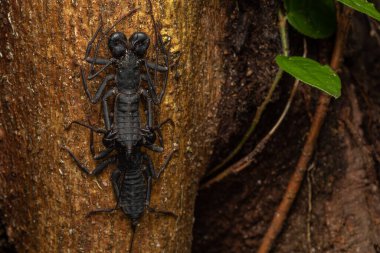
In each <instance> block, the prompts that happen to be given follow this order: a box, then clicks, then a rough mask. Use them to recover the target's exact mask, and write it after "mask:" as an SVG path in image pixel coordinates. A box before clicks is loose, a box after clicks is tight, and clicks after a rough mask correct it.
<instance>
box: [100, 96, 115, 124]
mask: <svg viewBox="0 0 380 253" xmlns="http://www.w3.org/2000/svg"><path fill="white" fill-rule="evenodd" d="M115 92H116V90H115V89H112V90H109V91H108V92H107V93H106V94H105V95H104V97H103V98H102V105H103V117H104V124H105V126H106V130H107V131H110V130H111V122H110V117H109V112H108V105H107V99H108V98H109V97H110V96H112V95H113V94H115Z"/></svg>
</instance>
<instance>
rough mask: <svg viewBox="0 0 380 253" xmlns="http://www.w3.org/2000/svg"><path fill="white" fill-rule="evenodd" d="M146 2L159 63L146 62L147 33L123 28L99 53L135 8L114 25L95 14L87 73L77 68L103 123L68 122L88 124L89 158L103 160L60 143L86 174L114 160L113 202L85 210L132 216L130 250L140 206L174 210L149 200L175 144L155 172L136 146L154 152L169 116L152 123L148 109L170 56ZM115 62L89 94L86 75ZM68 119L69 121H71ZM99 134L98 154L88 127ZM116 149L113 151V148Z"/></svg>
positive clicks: (157, 101)
mask: <svg viewBox="0 0 380 253" xmlns="http://www.w3.org/2000/svg"><path fill="white" fill-rule="evenodd" d="M149 4H150V15H151V18H152V21H153V24H154V30H155V35H156V43H157V44H156V45H155V48H156V52H158V51H160V52H161V53H162V54H163V59H164V63H165V64H164V66H161V65H159V64H158V57H156V62H155V63H153V62H149V61H148V60H147V59H145V55H146V52H147V49H148V47H149V44H150V38H149V36H148V35H147V34H146V33H143V32H135V33H133V34H132V35H131V36H130V38H129V39H127V37H126V36H125V35H124V33H122V32H114V33H112V34H111V35H110V36H109V39H108V48H109V50H110V52H111V54H112V58H110V59H104V58H98V57H97V54H98V50H99V45H100V42H101V40H102V38H104V37H105V36H106V35H108V34H109V32H110V31H111V29H112V28H113V27H115V26H116V25H117V24H118V23H119V22H121V20H123V19H125V18H126V17H128V16H131V15H132V14H134V13H135V12H136V11H137V9H134V10H132V11H130V12H129V13H128V14H127V15H125V16H123V17H122V18H121V19H119V20H118V21H117V22H116V23H115V24H114V25H113V26H111V27H110V28H109V29H107V31H106V32H102V27H103V24H102V20H100V24H99V27H98V28H97V30H96V32H95V34H94V36H93V37H92V38H91V40H90V41H89V43H88V46H87V49H86V54H85V60H86V61H87V62H88V63H90V64H91V70H90V75H89V76H87V77H85V72H84V70H83V69H82V68H81V77H82V83H83V87H84V90H85V92H86V94H87V96H88V98H89V99H90V101H91V102H92V103H97V102H98V101H99V100H100V99H101V100H102V105H103V117H104V124H105V129H103V128H97V127H94V126H92V125H90V124H86V123H85V122H82V121H73V122H72V123H71V124H73V123H75V124H79V125H82V126H84V127H87V128H89V129H91V137H90V151H91V154H92V156H93V159H94V160H102V161H101V162H100V163H99V164H98V165H97V166H96V168H95V169H94V170H92V171H91V170H90V169H88V168H87V167H86V166H85V165H83V164H82V163H81V162H80V161H79V160H78V159H77V158H76V157H75V155H74V154H73V152H72V151H71V150H70V149H68V148H67V147H64V149H66V150H67V151H68V153H69V154H70V156H71V157H72V158H73V160H74V161H75V163H76V164H77V165H78V167H79V168H80V169H81V170H82V171H83V172H85V173H86V174H88V175H98V174H99V173H101V172H102V171H103V170H104V169H105V168H107V166H108V165H110V164H112V163H116V164H117V166H116V167H117V168H116V170H115V171H113V173H112V176H111V181H112V185H113V188H114V192H115V195H116V199H117V203H116V206H115V207H114V208H108V209H98V210H95V211H92V212H90V213H89V215H92V214H95V213H99V212H112V211H115V210H117V209H119V208H121V209H122V211H123V212H124V213H125V214H126V215H127V216H128V217H129V218H130V219H131V224H132V230H133V232H132V233H133V234H132V240H131V244H130V252H131V250H132V245H133V241H134V234H135V229H136V225H137V224H138V221H139V218H140V217H141V216H142V214H143V213H144V210H145V209H147V210H148V211H153V212H156V213H161V214H166V215H171V216H175V215H174V214H173V213H172V212H168V211H161V210H156V209H154V208H152V207H150V206H149V203H150V196H151V185H152V179H153V178H154V179H158V178H159V176H160V174H161V173H162V172H163V171H164V170H165V168H166V167H167V165H168V163H169V161H170V160H171V158H172V156H173V154H174V153H175V152H176V151H177V149H176V148H175V149H173V150H172V151H171V152H170V154H169V155H168V157H167V158H166V159H165V161H164V163H163V165H162V166H161V168H160V169H159V170H158V173H156V170H155V169H154V166H153V163H152V160H151V158H150V157H149V156H148V155H147V154H146V153H144V152H143V151H142V150H141V147H146V148H148V149H150V150H153V151H155V152H162V151H163V138H162V134H161V130H160V129H161V126H162V125H164V124H166V123H173V122H172V120H171V119H167V120H165V121H164V122H163V123H161V124H159V125H157V126H153V109H152V104H155V105H159V104H160V103H161V102H162V99H163V96H164V94H165V90H166V84H167V79H168V69H169V59H168V58H169V57H168V53H167V50H166V48H165V44H164V43H163V40H162V36H161V34H160V33H159V32H158V28H157V25H156V23H155V21H154V17H153V14H152V5H151V3H150V1H149ZM99 33H101V34H102V36H101V37H100V39H98V43H97V45H96V49H95V56H94V57H93V58H91V57H89V55H90V53H91V49H92V46H93V43H94V41H95V39H96V37H97V36H98V34H99ZM94 65H103V67H102V68H101V69H100V70H98V71H97V72H95V68H94ZM111 65H113V66H115V69H116V71H115V72H116V73H115V74H108V75H106V77H105V78H104V79H103V81H102V83H101V85H100V86H99V88H98V89H97V91H96V93H95V95H94V96H93V97H92V96H91V94H90V92H89V89H88V86H87V81H86V79H87V80H91V79H93V78H95V77H97V76H99V74H100V73H102V72H103V71H104V70H106V69H107V68H108V67H109V66H111ZM151 71H154V78H152V76H151V73H150V72H151ZM157 72H160V73H162V74H163V78H162V80H163V85H162V88H161V92H160V94H159V95H157V90H156V85H157ZM112 80H113V81H114V83H115V84H116V85H115V87H113V88H112V89H110V90H108V91H107V92H106V93H105V94H104V95H103V92H104V90H105V88H106V86H107V83H108V82H110V81H112ZM141 81H145V82H146V83H147V86H148V88H147V89H144V88H142V87H141V85H140V83H141ZM112 95H114V96H115V102H114V113H113V120H112V123H111V120H110V113H109V110H108V104H107V99H108V98H109V97H110V96H112ZM142 98H144V100H145V101H146V103H145V107H146V108H147V110H146V117H147V119H146V126H145V128H141V121H140V113H139V104H140V101H141V99H142ZM71 124H70V126H71ZM94 132H97V133H101V134H103V145H104V147H105V150H103V151H101V152H100V153H99V154H95V150H94V142H93V139H94V138H93V133H94ZM156 132H157V133H158V137H159V143H160V145H156V144H155V141H156ZM113 151H116V152H115V153H116V154H112V153H113Z"/></svg>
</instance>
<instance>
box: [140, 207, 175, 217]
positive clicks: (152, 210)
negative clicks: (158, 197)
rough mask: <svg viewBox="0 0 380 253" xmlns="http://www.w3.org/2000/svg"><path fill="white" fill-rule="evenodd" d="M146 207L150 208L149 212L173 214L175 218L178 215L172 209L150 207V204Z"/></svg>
mask: <svg viewBox="0 0 380 253" xmlns="http://www.w3.org/2000/svg"><path fill="white" fill-rule="evenodd" d="M146 209H147V210H148V212H152V213H157V214H161V215H166V216H171V217H173V218H177V217H178V216H177V215H176V214H175V213H173V212H170V211H166V210H160V209H157V208H154V207H150V206H147V207H146Z"/></svg>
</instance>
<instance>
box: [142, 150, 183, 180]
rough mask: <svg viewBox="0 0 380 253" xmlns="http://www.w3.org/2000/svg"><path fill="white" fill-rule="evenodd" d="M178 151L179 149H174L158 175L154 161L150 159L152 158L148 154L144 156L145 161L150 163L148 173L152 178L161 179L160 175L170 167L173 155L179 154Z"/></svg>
mask: <svg viewBox="0 0 380 253" xmlns="http://www.w3.org/2000/svg"><path fill="white" fill-rule="evenodd" d="M177 151H178V150H177V149H173V150H172V151H171V152H170V154H169V155H168V157H167V158H166V159H165V161H164V163H163V164H162V166H161V168H160V169H159V170H158V173H156V170H155V169H154V165H153V162H152V159H150V157H149V156H148V155H146V154H144V157H143V158H144V160H145V161H147V162H148V173H149V174H150V175H152V177H153V178H154V179H159V178H160V175H161V173H162V172H163V171H164V170H165V169H166V168H167V167H168V164H169V162H170V160H171V159H172V157H173V155H174V153H175V152H177Z"/></svg>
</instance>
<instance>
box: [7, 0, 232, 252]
mask: <svg viewBox="0 0 380 253" xmlns="http://www.w3.org/2000/svg"><path fill="white" fill-rule="evenodd" d="M134 7H141V10H140V11H138V12H137V13H136V14H135V15H134V16H133V17H132V18H130V19H127V20H126V21H124V22H122V23H121V24H119V25H118V26H117V30H120V31H123V32H125V33H126V34H127V36H128V35H131V34H132V33H133V32H134V31H145V32H147V33H148V34H149V35H150V36H151V37H154V32H153V26H152V22H151V20H150V18H149V15H148V14H147V10H148V7H149V5H148V3H147V1H137V0H133V1H132V0H131V1H121V0H120V1H82V2H81V1H47V0H44V1H33V2H30V1H9V0H8V1H7V0H4V1H1V11H0V12H1V20H2V22H1V27H0V29H1V32H0V36H1V44H0V53H1V55H0V66H1V70H0V71H1V87H0V89H1V94H2V96H1V108H0V110H1V132H2V134H1V139H2V141H1V148H2V152H1V163H2V164H1V177H0V188H1V194H0V195H1V196H2V198H1V210H2V212H3V218H4V219H3V220H4V224H5V226H6V231H7V235H8V237H9V240H10V241H11V243H13V244H14V245H15V248H16V249H17V251H19V252H70V251H71V252H125V251H127V249H128V248H129V243H130V240H131V228H130V222H129V220H128V219H127V217H126V216H125V215H123V214H122V213H121V212H120V211H118V212H116V213H113V214H109V215H107V214H105V215H96V216H92V217H90V218H86V217H85V215H86V214H87V213H88V212H89V211H91V210H94V209H96V208H103V207H113V206H114V205H115V199H114V197H113V192H112V187H111V183H110V180H109V177H110V173H111V171H112V170H113V169H114V167H111V168H110V169H108V170H106V172H104V173H102V175H100V176H98V177H96V178H91V177H88V176H86V175H85V174H84V173H82V172H81V171H80V170H79V169H78V167H77V166H76V165H75V163H74V162H73V161H72V159H71V158H70V157H69V156H68V154H67V153H66V152H65V151H64V150H63V149H62V148H61V145H66V146H68V147H70V148H71V149H72V150H73V152H74V153H75V154H76V155H77V156H78V157H79V158H80V160H82V161H85V163H86V164H87V165H88V166H89V167H90V168H94V167H95V165H96V163H94V162H93V161H92V160H91V156H90V152H89V151H88V150H89V149H88V145H89V137H88V136H89V133H88V131H87V130H86V129H83V128H80V127H72V128H71V130H70V131H65V129H64V127H65V126H67V125H68V124H69V122H71V121H72V120H77V119H81V120H86V118H89V119H90V121H91V123H92V124H96V125H98V126H102V125H103V122H102V120H101V118H102V116H101V110H100V105H91V104H90V103H89V101H88V100H87V98H86V96H85V93H84V91H83V88H82V84H81V79H80V71H79V66H88V65H86V63H85V62H84V61H83V60H82V59H83V57H84V54H85V50H86V45H87V42H88V41H89V39H90V38H91V37H92V35H93V34H94V33H95V30H96V28H97V26H98V22H99V15H100V14H101V15H102V17H103V21H104V23H105V26H106V27H109V26H110V25H112V24H113V23H114V22H115V20H117V19H118V18H119V17H121V16H122V15H123V14H126V13H128V12H129V11H130V10H131V9H133V8H134ZM153 13H154V16H155V19H156V20H158V21H159V22H160V23H161V25H162V33H163V34H168V35H170V36H171V38H172V49H171V50H172V51H175V50H179V51H181V53H182V55H181V58H180V62H179V64H178V68H177V71H175V69H176V68H174V69H173V70H171V73H170V76H171V78H170V80H169V84H168V90H167V93H166V96H165V100H164V103H163V104H162V106H161V108H160V109H159V110H157V112H159V117H158V116H156V117H158V118H159V119H158V118H157V121H162V120H164V119H166V118H167V117H170V118H172V119H173V120H174V122H175V128H174V129H173V128H172V129H170V128H169V127H168V128H165V130H164V132H163V135H164V139H165V141H166V148H165V152H164V154H163V155H157V154H152V153H149V154H150V155H151V156H152V157H154V164H155V165H156V168H158V167H159V165H160V164H162V162H163V160H164V157H165V155H167V154H168V153H169V151H170V150H171V149H172V147H173V146H174V145H175V143H177V144H178V147H179V152H178V153H177V155H176V156H175V157H174V158H173V159H172V161H171V162H170V164H169V168H168V169H167V170H166V171H165V173H164V174H163V175H162V176H161V178H160V179H159V180H158V181H157V182H156V183H155V184H154V185H153V196H152V201H151V205H152V206H153V207H156V208H158V209H161V210H169V211H172V212H174V213H175V214H177V215H178V218H172V217H166V216H157V215H154V214H152V213H145V215H144V216H143V219H142V220H141V222H140V225H139V226H138V228H137V231H136V237H135V243H134V248H133V249H134V252H163V251H165V252H190V247H191V240H192V233H191V231H192V224H193V208H194V200H195V196H196V191H197V187H198V181H199V178H200V176H201V174H202V171H203V168H204V167H205V165H206V164H207V161H208V158H209V156H210V154H211V150H210V148H209V146H210V143H211V141H212V140H213V139H214V138H215V136H216V132H217V131H216V126H217V125H218V122H217V117H216V113H215V112H216V109H215V108H216V107H217V104H218V102H219V100H220V87H221V85H220V84H221V82H222V80H223V71H222V68H221V66H222V61H221V56H222V55H223V52H222V51H221V50H220V47H219V46H218V42H219V41H222V39H223V37H222V33H221V31H222V28H223V26H224V20H225V16H224V10H223V9H221V8H220V3H219V1H181V0H178V1H169V0H160V1H155V2H154V3H153ZM105 48H106V45H105V43H103V45H102V47H101V51H100V52H101V54H102V55H105V56H106V57H108V56H109V55H110V54H109V53H108V51H107V50H106V49H105ZM151 51H152V49H151ZM152 52H153V51H152ZM152 52H151V53H150V54H152ZM175 76H176V78H175ZM91 85H92V87H91V88H92V89H91V92H92V93H93V92H94V91H95V88H96V87H98V85H99V83H97V82H93V83H92V84H91ZM97 140H98V144H97V146H101V142H100V138H97ZM99 142H100V143H99ZM111 196H112V197H111Z"/></svg>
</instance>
